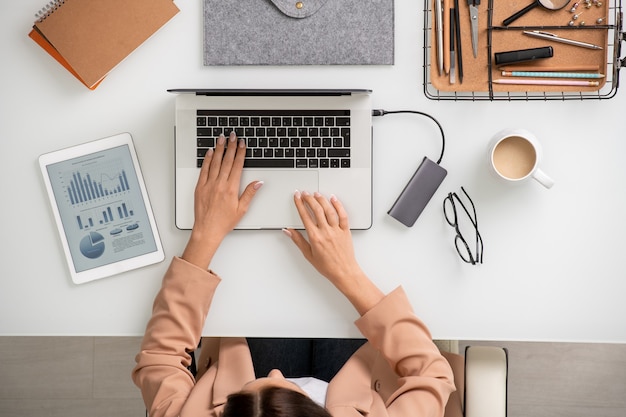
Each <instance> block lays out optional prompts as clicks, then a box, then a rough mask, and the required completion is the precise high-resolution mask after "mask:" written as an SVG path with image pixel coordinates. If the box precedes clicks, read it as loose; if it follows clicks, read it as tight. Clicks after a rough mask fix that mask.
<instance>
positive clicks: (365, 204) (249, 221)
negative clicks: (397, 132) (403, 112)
mask: <svg viewBox="0 0 626 417" xmlns="http://www.w3.org/2000/svg"><path fill="white" fill-rule="evenodd" d="M169 91H170V92H172V93H176V94H177V96H176V121H175V122H176V128H175V132H176V156H175V157H176V167H175V170H176V178H175V194H176V202H175V205H176V210H175V213H176V214H175V217H176V219H175V222H176V227H178V228H179V229H191V228H192V226H193V222H194V210H193V203H194V197H193V194H194V188H195V185H196V181H197V178H198V174H199V170H200V168H199V165H200V164H201V162H202V156H203V155H204V152H206V148H207V147H211V146H212V145H213V142H212V141H213V140H215V138H216V136H217V135H215V133H219V132H220V131H221V129H222V128H225V127H223V126H221V125H222V124H224V123H228V122H231V121H232V122H238V121H239V122H241V123H244V122H245V123H244V124H245V125H246V126H244V127H240V128H237V129H238V133H239V135H238V136H240V137H243V138H245V139H246V141H249V143H248V149H247V151H248V155H247V158H246V159H247V162H246V167H245V168H244V173H243V177H242V182H241V184H242V185H241V189H242V190H243V188H244V187H245V185H246V184H248V183H249V182H251V181H254V180H261V181H264V185H263V187H262V188H261V189H260V190H259V191H258V192H257V194H256V196H255V198H254V200H253V202H252V205H251V207H250V209H249V210H248V212H247V213H246V215H245V216H244V218H243V219H242V221H241V222H240V223H239V225H238V226H237V228H238V229H281V228H284V227H293V228H302V227H303V226H302V222H301V220H300V218H299V216H298V213H297V210H296V208H295V206H294V203H293V194H294V192H295V190H300V191H308V192H311V193H313V192H315V191H319V192H320V193H322V194H323V195H325V196H327V197H328V196H330V195H331V194H334V195H336V196H337V197H338V198H339V199H340V201H341V202H342V203H343V205H344V206H345V207H346V210H347V212H348V215H349V217H350V228H351V229H368V228H370V227H371V225H372V116H371V111H372V106H371V100H370V91H369V90H189V89H184V90H169ZM270 110H271V113H272V115H270V112H268V111H270ZM248 113H250V114H252V115H253V116H246V114H248ZM273 114H276V116H273ZM322 114H331V116H328V117H325V116H322ZM255 115H256V116H255ZM293 115H295V116H293ZM307 116H310V117H307ZM311 117H313V119H311ZM268 118H269V119H268ZM302 120H304V122H303V121H302ZM324 122H328V123H329V124H330V125H331V126H332V125H333V124H334V125H337V126H335V128H333V127H328V128H324V127H321V126H318V124H320V123H324ZM268 123H269V125H268ZM216 124H217V125H218V126H215V125H216ZM252 124H254V125H256V126H251V125H252ZM282 124H284V125H285V126H282ZM310 124H313V126H310ZM346 124H348V125H349V132H347V133H346V132H345V128H346ZM260 125H263V126H260ZM273 125H279V126H273ZM296 128H297V130H295V129H296ZM215 129H217V130H215ZM226 129H228V127H226ZM233 129H235V128H233ZM257 129H260V130H261V131H263V132H265V131H267V132H269V133H272V134H276V136H271V137H269V138H266V139H261V138H260V137H259V138H257V137H256V133H258V132H259V130H257ZM268 129H269V130H268ZM295 132H298V133H303V132H304V133H312V134H313V135H311V137H310V138H309V140H307V139H297V138H293V137H291V135H289V133H295ZM329 132H333V133H335V134H336V133H337V132H343V133H340V135H341V134H345V135H347V136H348V140H347V141H346V140H345V139H344V142H343V143H342V141H341V138H340V137H338V138H333V137H330V138H329V137H326V136H325V135H322V133H324V134H328V133H329ZM242 133H243V135H242ZM278 133H280V134H281V135H278ZM250 134H253V135H254V136H251V135H250ZM283 134H286V136H282V135H283ZM227 136H228V135H227ZM300 141H301V142H302V143H306V144H307V145H309V146H310V145H313V146H314V149H313V150H305V151H303V150H300V149H295V150H294V149H288V148H290V147H293V146H295V145H294V143H300ZM322 144H330V148H329V149H328V150H322V149H320V148H323V146H322ZM252 145H254V146H257V147H258V146H261V145H264V146H265V147H266V148H270V149H254V147H253V146H252ZM283 145H285V146H286V148H284V149H283V150H280V151H279V150H277V149H280V148H282V147H283ZM274 152H275V153H276V155H278V154H279V153H280V156H281V159H287V160H289V157H285V155H286V154H288V155H291V154H293V153H294V152H295V153H297V154H298V155H297V156H296V155H294V156H293V158H292V161H291V162H289V161H281V162H278V161H270V162H269V164H270V166H271V167H265V165H264V164H266V162H267V161H261V160H254V159H255V158H257V157H264V156H267V155H268V154H269V155H273V153H274ZM319 156H321V157H319ZM276 162H278V163H279V164H280V165H281V166H280V167H274V166H273V164H274V163H276ZM283 165H284V166H283ZM260 166H263V167H260Z"/></svg>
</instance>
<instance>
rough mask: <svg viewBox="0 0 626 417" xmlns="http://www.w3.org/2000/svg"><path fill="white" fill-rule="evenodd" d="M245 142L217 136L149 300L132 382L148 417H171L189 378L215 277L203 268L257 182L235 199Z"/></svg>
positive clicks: (216, 281) (185, 392)
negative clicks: (175, 246) (176, 254)
mask: <svg viewBox="0 0 626 417" xmlns="http://www.w3.org/2000/svg"><path fill="white" fill-rule="evenodd" d="M244 156H245V144H244V143H243V142H241V141H240V142H238V141H237V138H236V137H235V135H234V134H232V135H231V136H230V138H229V140H228V142H227V141H226V138H225V137H224V136H221V137H220V138H219V139H218V141H217V145H216V147H215V150H214V151H213V150H210V151H209V152H207V155H206V157H205V159H204V163H203V164H202V168H201V170H200V175H199V177H198V183H197V185H196V190H195V195H194V214H195V220H194V225H193V229H192V232H191V237H190V239H189V242H188V243H187V246H186V248H185V250H184V252H183V255H182V258H174V259H173V260H172V263H171V265H170V267H169V269H168V270H167V272H166V274H165V277H164V278H163V283H162V286H161V290H160V291H159V293H158V294H157V296H156V298H155V300H154V306H153V311H152V317H151V318H150V321H149V322H148V325H147V327H146V332H145V335H144V338H143V341H142V344H141V351H140V352H139V354H138V355H137V358H136V361H137V365H136V367H135V369H134V370H133V374H132V378H133V381H134V382H135V384H136V385H137V386H138V387H139V388H140V389H141V392H142V396H143V398H144V402H145V404H146V407H147V408H148V410H150V416H177V415H178V414H179V412H180V410H181V408H182V406H183V405H184V403H185V401H186V400H187V397H188V395H189V392H190V391H191V389H192V388H193V386H194V384H195V380H194V378H193V376H192V375H191V373H190V372H189V371H188V370H187V367H188V366H189V364H190V363H191V356H190V353H191V352H192V351H194V350H195V349H196V347H197V346H198V343H199V340H200V336H201V332H202V328H203V327H204V322H205V319H206V317H207V314H208V311H209V307H210V305H211V300H212V299H213V294H214V293H215V289H216V287H217V285H218V284H219V282H220V278H218V277H217V276H216V275H214V274H213V273H211V272H209V271H208V267H209V265H210V263H211V260H212V259H213V256H214V255H215V252H216V251H217V248H218V247H219V245H220V244H221V242H222V240H223V239H224V237H225V236H226V235H227V234H228V233H229V232H230V231H231V230H232V229H233V228H234V227H235V226H236V225H237V223H238V222H239V220H240V219H241V218H242V217H243V215H244V214H245V212H246V211H247V209H248V206H249V204H250V202H251V201H252V198H253V197H254V194H255V193H256V191H257V190H258V189H259V188H260V186H261V185H262V183H260V182H252V183H250V184H248V186H247V187H246V189H245V190H244V192H243V193H242V194H241V196H240V195H239V183H240V180H241V171H242V169H243V161H244Z"/></svg>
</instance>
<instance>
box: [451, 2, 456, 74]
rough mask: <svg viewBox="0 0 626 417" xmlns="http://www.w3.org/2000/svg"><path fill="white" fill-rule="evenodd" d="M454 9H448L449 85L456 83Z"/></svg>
mask: <svg viewBox="0 0 626 417" xmlns="http://www.w3.org/2000/svg"><path fill="white" fill-rule="evenodd" d="M453 12H454V9H450V84H454V83H455V82H456V78H455V73H456V68H455V65H454V55H455V52H454V34H455V31H454V14H453Z"/></svg>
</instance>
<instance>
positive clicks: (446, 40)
mask: <svg viewBox="0 0 626 417" xmlns="http://www.w3.org/2000/svg"><path fill="white" fill-rule="evenodd" d="M449 28H450V0H443V50H444V51H445V52H447V51H449V50H450V29H449ZM445 52H444V55H443V71H444V72H445V73H446V74H449V73H450V55H449V54H447V53H445Z"/></svg>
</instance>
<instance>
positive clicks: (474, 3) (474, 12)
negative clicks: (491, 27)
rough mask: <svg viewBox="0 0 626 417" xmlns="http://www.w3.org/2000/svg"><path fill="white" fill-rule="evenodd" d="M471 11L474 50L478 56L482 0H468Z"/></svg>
mask: <svg viewBox="0 0 626 417" xmlns="http://www.w3.org/2000/svg"><path fill="white" fill-rule="evenodd" d="M467 5H468V6H469V13H470V23H471V25H472V52H474V58H476V57H477V56H478V6H479V5H480V0H467Z"/></svg>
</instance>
